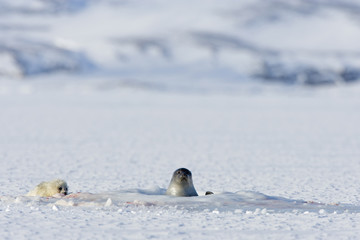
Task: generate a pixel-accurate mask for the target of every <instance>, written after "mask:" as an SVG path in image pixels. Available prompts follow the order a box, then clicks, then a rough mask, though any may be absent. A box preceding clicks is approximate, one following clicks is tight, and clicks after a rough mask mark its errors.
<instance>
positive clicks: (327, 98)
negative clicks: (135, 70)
mask: <svg viewBox="0 0 360 240" xmlns="http://www.w3.org/2000/svg"><path fill="white" fill-rule="evenodd" d="M5 83H6V82H5ZM34 83H35V82H34ZM23 84H24V83H22V82H17V83H14V82H12V83H11V84H10V83H7V84H4V83H3V85H5V86H6V87H7V90H6V91H3V92H2V94H1V95H0V109H1V117H0V126H1V127H0V128H1V133H2V134H1V135H0V145H1V148H0V159H1V165H2V167H1V168H0V176H1V178H0V181H1V182H0V183H1V186H2V187H1V189H0V196H1V197H0V215H1V218H0V221H1V226H2V228H1V231H0V236H1V238H3V239H15V238H16V239H28V238H56V239H59V238H82V239H89V238H120V239H137V238H142V239H151V238H159V239H168V238H169V237H171V238H173V239H184V238H210V239H218V238H227V239H229V238H230V239H239V238H245V239H249V238H256V239H259V238H260V239H263V238H269V239H279V238H282V239H284V238H306V239H318V238H323V239H325V238H326V239H355V238H357V236H358V235H359V234H360V228H359V227H358V226H359V222H360V213H359V212H360V204H359V196H360V190H359V187H358V178H359V169H360V165H359V161H358V160H359V156H360V148H359V146H360V142H359V141H360V139H359V137H358V136H359V135H360V132H359V131H360V128H359V127H358V123H359V120H360V112H359V111H358V109H359V106H360V99H359V97H358V96H359V92H360V89H359V86H357V85H353V86H351V87H337V88H329V89H327V88H322V89H302V88H295V89H292V90H291V89H289V88H288V87H279V88H276V87H274V88H270V89H268V90H266V91H264V92H262V93H258V92H256V93H254V92H253V91H252V90H251V89H250V90H249V91H248V92H247V91H244V92H241V94H232V93H231V94H223V93H205V94H201V93H184V92H172V91H170V92H167V91H163V92H161V91H160V92H159V91H149V90H144V89H134V88H126V87H118V88H114V89H113V90H99V89H97V90H96V89H94V90H92V91H90V90H89V91H83V92H82V91H74V89H70V90H69V88H68V87H66V86H65V87H64V86H63V88H60V87H58V88H56V89H52V88H50V89H47V90H44V89H43V88H39V89H40V90H38V89H37V88H36V87H37V85H36V84H30V85H25V86H24V85H23ZM81 84H82V83H81ZM81 84H80V85H81ZM39 85H40V86H41V85H42V83H41V82H40V84H39ZM5 86H2V88H5ZM25 87H26V88H27V89H28V90H27V91H23V90H22V89H23V88H25ZM271 89H272V90H271ZM178 167H187V168H189V169H190V170H191V171H192V173H193V180H194V185H195V188H196V190H197V191H198V193H199V194H200V195H201V196H199V197H190V198H181V197H180V198H179V197H171V196H166V195H164V191H165V189H166V188H167V186H168V184H169V181H170V178H171V175H172V172H173V171H174V170H175V169H176V168H178ZM57 177H60V178H64V179H66V181H67V182H68V185H69V188H70V189H69V190H70V192H72V194H70V195H69V196H67V197H62V198H36V197H35V198H32V197H24V196H23V195H24V194H26V192H27V191H29V190H30V189H32V188H33V187H34V186H35V185H36V184H38V183H39V182H41V181H44V180H50V179H53V178H57ZM208 190H211V191H213V192H215V194H214V195H210V196H204V193H205V191H208Z"/></svg>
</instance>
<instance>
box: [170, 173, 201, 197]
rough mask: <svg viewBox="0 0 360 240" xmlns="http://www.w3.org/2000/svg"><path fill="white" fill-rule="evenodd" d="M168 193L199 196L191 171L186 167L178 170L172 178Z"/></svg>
mask: <svg viewBox="0 0 360 240" xmlns="http://www.w3.org/2000/svg"><path fill="white" fill-rule="evenodd" d="M166 194H167V195H172V196H178V197H180V196H181V197H192V196H198V194H197V192H196V190H195V188H194V184H193V181H192V175H191V172H190V171H189V170H188V169H186V168H179V169H178V170H176V171H175V172H174V174H173V176H172V178H171V181H170V185H169V187H168V189H167V190H166Z"/></svg>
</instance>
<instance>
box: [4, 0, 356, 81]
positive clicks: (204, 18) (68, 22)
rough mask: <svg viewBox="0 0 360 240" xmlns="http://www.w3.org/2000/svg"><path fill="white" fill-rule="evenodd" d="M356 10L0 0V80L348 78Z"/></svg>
mask: <svg viewBox="0 0 360 240" xmlns="http://www.w3.org/2000/svg"><path fill="white" fill-rule="evenodd" d="M359 16H360V2H359V1H355V0H346V1H344V0H326V1H325V0H292V1H287V0H267V1H260V0H257V1H256V0H242V1H237V0H223V1H216V0H206V1H204V0H194V1H189V2H184V1H180V0H176V1H166V0H132V1H131V0H88V1H86V0H0V36H1V37H0V79H7V80H9V79H11V80H13V79H24V80H28V79H34V78H35V79H36V78H42V79H44V77H45V78H48V77H50V76H54V75H56V74H59V73H61V74H63V73H66V74H70V76H85V78H90V77H92V76H97V77H100V78H108V79H109V78H112V79H117V81H120V83H121V85H122V86H123V85H130V86H140V87H152V88H154V87H159V88H161V87H163V86H167V85H170V86H171V85H172V84H175V85H176V86H181V84H188V85H189V84H190V85H194V84H195V85H196V83H198V84H200V83H202V84H203V83H205V84H210V83H220V84H233V83H241V82H260V83H261V82H280V83H284V84H291V85H335V84H337V85H338V84H348V83H352V82H356V81H358V80H359V79H360V17H359ZM179 84H180V85H179Z"/></svg>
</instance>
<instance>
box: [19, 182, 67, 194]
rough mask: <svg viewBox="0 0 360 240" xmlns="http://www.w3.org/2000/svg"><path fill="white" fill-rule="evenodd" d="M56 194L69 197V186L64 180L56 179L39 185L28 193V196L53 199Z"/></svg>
mask: <svg viewBox="0 0 360 240" xmlns="http://www.w3.org/2000/svg"><path fill="white" fill-rule="evenodd" d="M55 194H61V195H67V194H68V186H67V183H66V182H65V181H64V180H61V179H55V180H52V181H49V182H42V183H40V184H39V185H37V186H36V187H35V188H34V189H33V190H31V191H30V192H28V193H27V194H26V196H29V197H35V196H39V197H51V196H54V195H55Z"/></svg>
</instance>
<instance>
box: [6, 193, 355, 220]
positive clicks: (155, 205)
mask: <svg viewBox="0 0 360 240" xmlns="http://www.w3.org/2000/svg"><path fill="white" fill-rule="evenodd" d="M165 191H166V189H163V188H160V187H156V188H152V189H128V190H119V191H113V192H104V193H87V192H79V193H71V194H69V195H67V196H53V197H47V198H43V197H25V196H17V197H12V196H2V197H1V198H0V200H1V203H2V205H8V206H11V205H14V204H25V205H26V206H30V207H34V206H37V207H46V206H55V207H56V208H57V209H58V206H61V207H90V208H95V209H96V210H104V209H107V210H109V208H110V209H111V210H114V211H117V210H120V209H122V208H124V207H134V208H136V207H143V206H145V207H152V208H151V210H152V211H155V212H156V211H160V210H162V209H169V208H176V209H181V210H187V211H197V212H199V211H218V212H229V211H230V212H237V213H239V212H245V213H246V212H248V213H249V212H259V211H261V213H263V214H264V213H286V212H296V213H309V212H316V213H326V212H327V213H344V212H347V213H348V212H352V213H359V212H360V206H355V205H350V204H340V203H319V202H313V201H305V200H295V199H287V198H283V197H276V196H268V195H265V194H262V193H259V192H252V191H238V192H234V193H233V192H222V193H216V194H214V195H209V196H205V195H204V194H203V193H201V196H198V197H173V196H167V195H165Z"/></svg>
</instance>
